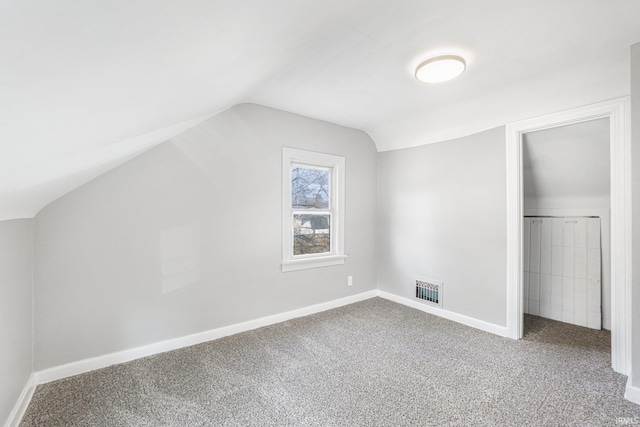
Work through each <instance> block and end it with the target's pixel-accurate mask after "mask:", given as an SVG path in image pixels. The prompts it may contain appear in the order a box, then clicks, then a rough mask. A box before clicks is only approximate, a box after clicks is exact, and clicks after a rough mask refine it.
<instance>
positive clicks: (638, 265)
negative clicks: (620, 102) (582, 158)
mask: <svg viewBox="0 0 640 427" xmlns="http://www.w3.org/2000/svg"><path fill="white" fill-rule="evenodd" d="M631 150H632V153H631V174H632V175H631V176H632V178H631V179H632V183H631V191H632V205H631V210H632V220H631V221H632V224H633V236H632V243H631V245H632V247H633V254H632V258H633V259H632V271H633V284H632V287H633V289H632V299H631V301H632V305H633V311H632V323H631V325H632V326H631V336H632V342H631V345H632V355H631V382H632V385H633V386H634V387H637V388H640V43H636V44H634V45H633V46H631Z"/></svg>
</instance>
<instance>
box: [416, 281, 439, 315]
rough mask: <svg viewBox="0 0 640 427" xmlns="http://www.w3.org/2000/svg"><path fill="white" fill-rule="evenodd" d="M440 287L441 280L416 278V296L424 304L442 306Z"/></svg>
mask: <svg viewBox="0 0 640 427" xmlns="http://www.w3.org/2000/svg"><path fill="white" fill-rule="evenodd" d="M442 287H443V283H442V282H438V281H436V280H429V279H421V278H416V298H417V299H419V300H421V301H422V302H424V303H426V304H429V305H433V306H436V307H440V308H442Z"/></svg>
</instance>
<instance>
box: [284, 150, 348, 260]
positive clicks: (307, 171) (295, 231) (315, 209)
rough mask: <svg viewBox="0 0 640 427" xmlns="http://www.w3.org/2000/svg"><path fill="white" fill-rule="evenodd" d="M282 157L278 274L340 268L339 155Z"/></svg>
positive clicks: (290, 153) (341, 174)
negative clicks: (279, 264)
mask: <svg viewBox="0 0 640 427" xmlns="http://www.w3.org/2000/svg"><path fill="white" fill-rule="evenodd" d="M282 154H283V156H282V157H283V160H282V182H283V185H282V192H283V209H282V213H283V215H282V271H293V270H302V269H306V268H315V267H325V266H329V265H337V264H344V259H345V257H346V256H345V254H344V237H343V233H344V163H345V162H344V157H339V156H333V155H330V154H321V153H315V152H312V151H304V150H297V149H293V148H284V149H283V151H282Z"/></svg>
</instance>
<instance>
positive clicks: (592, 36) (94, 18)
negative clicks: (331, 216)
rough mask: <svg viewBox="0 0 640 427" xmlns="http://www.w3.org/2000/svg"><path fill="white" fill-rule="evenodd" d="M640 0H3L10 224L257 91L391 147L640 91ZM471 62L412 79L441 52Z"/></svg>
mask: <svg viewBox="0 0 640 427" xmlns="http://www.w3.org/2000/svg"><path fill="white" fill-rule="evenodd" d="M639 17H640V2H638V1H636V0H610V1H601V0H553V1H551V0H542V1H540V0H535V1H534V0H531V1H504V0H485V1H476V0H442V1H436V0H417V1H413V0H398V1H390V0H346V1H333V0H270V1H264V0H245V1H236V0H225V1H221V0H181V1H175V0H171V1H169V0H153V1H151V0H127V1H120V0H115V1H114V0H91V1H80V0H61V1H55V0H54V1H49V0H47V1H45V0H32V1H16V0H0V117H1V119H0V121H1V123H0V219H8V218H15V217H25V216H26V217H28V216H32V215H34V214H35V213H36V212H37V211H38V210H39V209H40V208H41V207H42V206H44V205H45V204H46V203H48V202H50V201H51V200H53V199H55V198H57V197H59V196H60V195H62V194H64V193H65V192H66V191H69V190H70V189H72V188H75V187H76V186H78V185H80V184H82V183H83V182H86V181H87V180H88V179H91V178H93V177H94V176H96V175H97V174H99V173H102V172H104V171H106V170H108V169H109V168H112V167H114V166H116V165H117V164H119V163H122V162H123V161H125V160H127V159H128V158H131V157H132V156H134V155H136V154H137V153H139V152H141V151H143V150H145V149H147V148H149V147H151V146H153V145H154V144H158V143H160V142H162V141H164V140H166V139H168V138H170V137H171V136H173V135H175V134H177V133H179V132H180V131H182V130H184V129H186V128H188V127H190V126H193V125H194V124H195V123H198V122H199V121H201V120H204V119H205V118H207V117H209V116H211V115H213V114H215V113H217V112H219V111H222V110H224V109H226V108H229V107H231V106H233V105H235V104H238V103H241V102H247V101H249V102H256V103H260V104H264V105H268V106H272V107H276V108H280V109H283V110H287V111H291V112H295V113H299V114H303V115H307V116H310V117H315V118H319V119H323V120H328V121H331V122H335V123H338V124H342V125H345V126H350V127H355V128H359V129H362V130H364V131H366V132H368V133H369V135H371V137H372V138H373V139H374V141H375V142H376V144H377V146H378V149H379V150H390V149H396V148H402V147H408V146H414V145H420V144H427V143H431V142H436V141H441V140H445V139H448V138H454V137H458V136H462V135H466V134H470V133H474V132H478V131H481V130H484V129H488V128H491V127H494V126H498V125H502V124H504V123H507V122H510V121H514V120H520V119H524V118H527V117H532V116H536V115H539V114H543V113H549V112H553V111H559V110H563V109H567V108H572V107H577V106H581V105H586V104H589V103H593V102H598V101H602V100H605V99H610V98H614V97H619V96H623V95H626V94H628V93H629V87H628V86H629V61H628V56H629V53H628V50H629V45H630V44H632V43H634V42H637V41H639V40H640V25H638V19H639ZM445 51H446V52H456V53H461V54H463V55H465V56H466V58H467V61H468V70H467V72H466V73H465V74H463V76H462V77H460V78H459V79H457V80H455V81H452V82H449V83H447V84H442V85H435V86H434V85H425V84H422V83H419V82H417V81H416V80H415V79H414V78H413V70H414V67H415V65H416V64H417V63H418V62H420V61H421V60H422V59H424V57H426V56H429V55H431V54H435V53H440V52H445Z"/></svg>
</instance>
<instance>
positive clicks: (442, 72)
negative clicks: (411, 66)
mask: <svg viewBox="0 0 640 427" xmlns="http://www.w3.org/2000/svg"><path fill="white" fill-rule="evenodd" d="M466 68H467V63H466V62H465V60H464V58H463V57H461V56H458V55H440V56H434V57H433V58H429V59H427V60H426V61H423V62H421V63H420V65H418V67H417V68H416V79H418V80H420V81H421V82H425V83H440V82H446V81H447V80H451V79H455V78H456V77H458V76H459V75H460V74H462V73H463V72H464V70H465V69H466Z"/></svg>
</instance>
